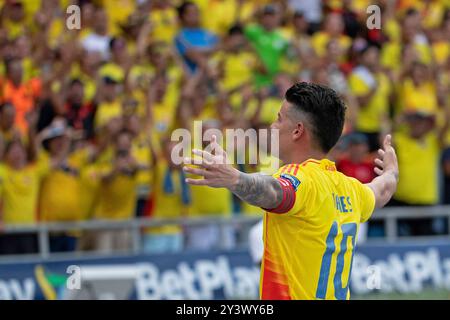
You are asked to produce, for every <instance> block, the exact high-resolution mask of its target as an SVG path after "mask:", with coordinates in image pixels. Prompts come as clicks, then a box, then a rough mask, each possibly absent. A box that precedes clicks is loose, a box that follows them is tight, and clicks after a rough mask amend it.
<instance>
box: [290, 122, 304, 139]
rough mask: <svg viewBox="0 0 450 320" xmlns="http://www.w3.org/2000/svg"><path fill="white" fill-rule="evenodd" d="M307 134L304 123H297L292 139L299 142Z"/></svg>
mask: <svg viewBox="0 0 450 320" xmlns="http://www.w3.org/2000/svg"><path fill="white" fill-rule="evenodd" d="M304 132H305V126H304V125H303V122H297V124H296V125H295V127H294V130H293V131H292V139H293V140H294V141H295V140H298V139H300V137H301V136H302V135H303V133H304Z"/></svg>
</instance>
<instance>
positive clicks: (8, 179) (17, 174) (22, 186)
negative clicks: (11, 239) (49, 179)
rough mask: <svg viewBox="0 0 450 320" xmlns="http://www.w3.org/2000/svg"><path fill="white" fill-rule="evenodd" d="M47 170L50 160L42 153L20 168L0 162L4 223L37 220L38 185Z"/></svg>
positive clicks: (23, 222)
mask: <svg viewBox="0 0 450 320" xmlns="http://www.w3.org/2000/svg"><path fill="white" fill-rule="evenodd" d="M49 170H50V161H49V160H48V158H47V157H45V156H43V155H39V157H38V159H37V161H35V162H33V163H30V164H28V165H27V166H26V167H25V168H23V169H21V170H15V169H13V168H11V167H9V166H8V165H3V164H0V202H2V203H3V222H4V223H5V224H8V225H9V224H33V223H36V222H37V208H38V200H39V187H40V184H41V181H42V179H43V177H44V176H45V175H46V174H47V173H48V172H49Z"/></svg>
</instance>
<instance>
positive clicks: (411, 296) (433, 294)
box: [351, 289, 450, 300]
mask: <svg viewBox="0 0 450 320" xmlns="http://www.w3.org/2000/svg"><path fill="white" fill-rule="evenodd" d="M351 300H450V291H448V290H431V289H428V290H424V291H422V292H420V293H407V294H404V293H398V292H393V293H381V292H380V293H371V294H367V295H352V296H351Z"/></svg>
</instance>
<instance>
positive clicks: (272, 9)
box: [262, 4, 278, 15]
mask: <svg viewBox="0 0 450 320" xmlns="http://www.w3.org/2000/svg"><path fill="white" fill-rule="evenodd" d="M276 13H278V8H277V7H276V6H275V5H273V4H268V5H265V6H264V7H263V10H262V14H263V15H266V14H267V15H272V14H276Z"/></svg>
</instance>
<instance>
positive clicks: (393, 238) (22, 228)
mask: <svg viewBox="0 0 450 320" xmlns="http://www.w3.org/2000/svg"><path fill="white" fill-rule="evenodd" d="M434 217H446V218H447V224H448V227H447V231H448V232H450V206H433V207H395V208H393V207H391V208H384V209H382V210H376V211H375V212H374V214H373V215H372V217H371V220H382V221H384V234H385V236H384V237H382V238H373V239H371V238H368V239H367V242H368V243H376V242H382V243H392V242H398V241H404V240H406V241H424V240H431V239H445V240H448V241H450V234H449V233H447V234H446V235H441V236H415V237H403V236H399V235H398V233H397V225H398V220H399V219H420V218H434ZM261 218H262V216H261V215H230V216H223V215H220V216H198V217H189V218H177V219H157V218H154V219H149V218H145V217H143V218H135V219H130V220H87V221H79V222H64V223H38V224H36V225H8V226H5V228H4V229H3V230H2V232H1V233H2V234H18V233H36V234H37V236H38V249H39V250H38V254H28V255H14V256H11V255H9V256H1V255H0V262H5V261H9V262H10V261H16V260H17V261H23V260H28V259H36V258H40V259H51V258H52V257H53V258H55V257H57V258H62V257H67V256H71V257H73V256H74V255H75V256H77V258H79V257H87V256H90V255H93V254H95V256H98V255H99V254H98V253H92V252H89V251H77V252H70V253H50V245H49V243H50V241H49V236H50V234H52V233H58V232H67V231H74V230H77V231H89V230H116V229H127V230H130V231H131V238H132V246H131V250H129V251H127V252H123V253H125V254H139V253H141V252H142V234H143V230H142V229H144V228H147V227H159V226H164V225H180V226H182V227H185V228H189V227H191V226H199V225H210V224H216V225H218V226H219V228H220V230H221V231H220V232H221V235H222V236H223V235H224V233H225V228H226V227H228V226H230V225H231V226H234V227H235V229H236V231H237V232H238V234H239V235H238V236H237V237H238V238H239V239H240V240H241V241H240V243H238V246H239V245H241V246H245V245H247V240H248V231H249V229H250V228H251V227H252V226H253V225H254V224H255V223H257V222H258V221H260V220H261ZM220 243H224V241H220ZM115 254H117V252H116V253H115Z"/></svg>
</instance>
